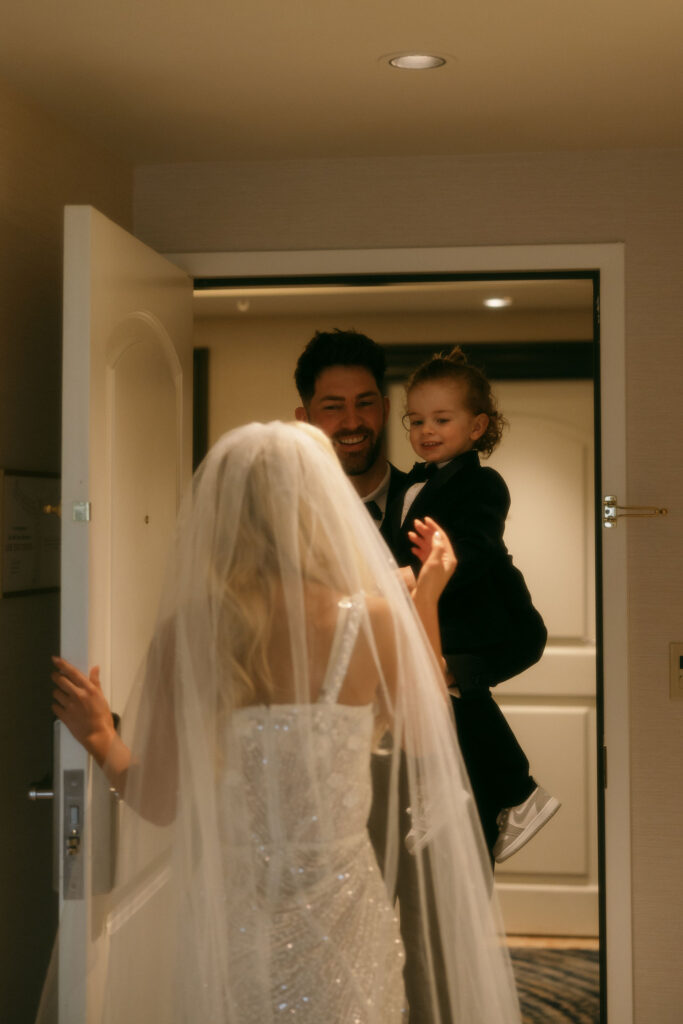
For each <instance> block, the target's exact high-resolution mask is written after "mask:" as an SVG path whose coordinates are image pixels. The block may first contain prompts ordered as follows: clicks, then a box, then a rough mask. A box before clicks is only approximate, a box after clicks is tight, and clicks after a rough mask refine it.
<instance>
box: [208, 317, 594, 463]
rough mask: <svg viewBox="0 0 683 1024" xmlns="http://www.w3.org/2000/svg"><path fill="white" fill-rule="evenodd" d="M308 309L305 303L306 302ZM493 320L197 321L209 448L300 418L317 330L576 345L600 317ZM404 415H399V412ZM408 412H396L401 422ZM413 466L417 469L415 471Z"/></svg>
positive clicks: (397, 339)
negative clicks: (302, 374)
mask: <svg viewBox="0 0 683 1024" xmlns="http://www.w3.org/2000/svg"><path fill="white" fill-rule="evenodd" d="M303 305H304V306H305V303H303ZM501 312H502V314H503V315H502V316H501V315H499V313H498V312H496V313H495V315H494V317H491V316H490V315H489V316H488V317H487V316H486V314H484V315H477V314H473V313H466V314H440V315H427V314H424V313H420V314H408V313H404V314H402V315H401V316H392V315H389V314H369V313H362V314H349V313H348V312H344V313H337V314H334V313H332V314H329V315H325V316H309V315H298V316H295V315H289V316H251V315H246V316H221V317H218V316H211V317H196V318H195V330H194V344H195V346H196V347H200V348H201V347H204V348H208V349H209V359H210V367H211V369H210V373H209V443H210V444H213V442H214V441H216V440H218V438H219V437H220V435H221V434H222V433H224V432H225V431H226V430H231V429H232V428H233V427H238V426H240V424H242V423H249V422H250V421H251V420H254V419H260V420H271V419H284V420H289V419H292V417H293V413H294V409H295V407H296V406H297V405H299V404H300V403H299V398H298V396H297V393H296V388H295V386H294V366H295V364H296V361H297V359H298V358H299V355H300V353H301V350H302V348H303V346H304V345H305V343H306V342H307V341H308V339H309V338H312V337H313V334H314V333H315V331H317V330H319V331H324V330H332V329H333V328H335V327H339V328H354V329H356V330H358V331H362V332H363V333H364V334H367V335H369V336H370V337H371V338H374V339H375V340H376V341H378V342H379V343H380V344H401V343H411V342H413V343H414V342H425V343H431V342H433V343H435V344H439V343H443V344H444V346H445V347H446V346H447V345H449V344H454V343H456V342H467V341H471V342H474V341H500V340H507V341H514V340H524V341H552V340H561V341H570V340H573V341H576V340H585V339H588V340H590V339H591V338H592V335H593V318H592V312H591V310H589V311H588V312H587V313H581V312H577V311H575V310H558V311H553V310H548V311H544V312H541V313H517V314H508V313H506V312H505V311H501ZM395 411H396V410H395ZM400 415H401V413H400V412H396V416H397V418H400ZM409 465H410V464H409Z"/></svg>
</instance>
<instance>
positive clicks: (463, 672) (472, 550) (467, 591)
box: [387, 451, 547, 692]
mask: <svg viewBox="0 0 683 1024" xmlns="http://www.w3.org/2000/svg"><path fill="white" fill-rule="evenodd" d="M420 469H421V467H420V466H419V465H418V466H416V469H415V473H414V474H413V476H412V477H411V475H409V476H408V480H407V481H406V485H407V486H406V487H405V488H404V491H403V494H402V495H400V496H399V497H398V499H397V500H394V501H393V502H392V505H391V507H390V508H389V510H388V517H387V518H388V524H387V534H388V540H389V546H390V547H391V549H392V551H393V553H394V557H395V558H396V561H397V562H398V564H399V565H410V566H412V568H413V571H414V572H415V575H416V576H417V574H418V572H419V568H420V562H419V560H418V559H417V558H416V557H415V556H414V555H413V554H412V553H411V550H410V549H411V544H410V540H409V538H408V530H412V528H413V521H414V520H415V519H422V518H424V516H425V515H428V516H431V517H432V519H435V520H436V522H437V523H438V524H439V526H440V527H442V529H443V530H444V531H445V532H446V533H447V534H448V537H449V538H450V541H451V543H452V545H453V549H454V551H455V555H456V558H457V560H458V565H457V568H456V570H455V573H454V574H453V577H452V579H451V580H450V581H449V583H448V585H447V586H446V589H445V590H444V592H443V594H442V595H441V599H440V601H439V625H440V629H441V643H442V647H443V652H444V657H445V659H446V662H447V664H448V666H449V668H450V670H451V672H452V673H453V676H454V677H455V681H456V683H457V684H458V686H459V687H460V690H461V692H464V691H466V690H469V689H471V688H473V687H489V686H495V685H496V684H497V683H500V682H502V681H503V680H505V679H510V678H511V677H512V676H515V675H518V674H519V673H520V672H523V671H524V669H526V668H528V667H529V666H530V665H533V664H534V663H535V662H537V661H538V659H539V658H540V657H541V654H542V653H543V649H544V647H545V642H546V639H547V632H546V629H545V626H544V624H543V620H542V619H541V616H540V615H539V614H538V612H537V611H536V609H535V608H534V606H533V604H532V602H531V597H530V595H529V591H528V590H527V587H526V584H525V582H524V577H523V576H522V574H521V573H520V571H519V570H518V569H517V568H516V567H515V566H514V565H513V564H512V558H511V556H510V555H509V554H508V551H507V548H506V547H505V544H504V542H503V531H504V529H505V519H506V517H507V514H508V510H509V508H510V494H509V492H508V489H507V486H506V484H505V481H504V480H503V478H502V477H501V476H500V474H499V473H497V472H496V471H495V470H494V469H490V468H488V467H483V466H481V465H480V464H479V456H478V454H477V452H475V451H468V452H464V453H463V454H462V455H458V456H456V457H455V458H454V459H452V460H451V461H450V462H449V463H448V464H447V465H445V466H443V467H442V468H441V469H439V470H437V471H436V473H435V474H434V475H433V476H432V477H431V479H428V480H427V482H426V483H425V485H424V487H423V488H422V490H421V491H420V492H419V494H418V495H417V497H416V498H415V500H414V501H413V503H412V505H411V506H410V508H409V510H408V514H407V515H406V518H405V521H404V523H403V524H401V512H402V508H403V497H404V495H405V492H406V490H407V488H408V487H410V486H411V484H412V483H414V482H415V479H414V478H415V477H418V478H419V476H420Z"/></svg>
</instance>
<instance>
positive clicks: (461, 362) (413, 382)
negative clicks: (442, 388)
mask: <svg viewBox="0 0 683 1024" xmlns="http://www.w3.org/2000/svg"><path fill="white" fill-rule="evenodd" d="M428 381H454V382H456V383H462V384H463V385H464V388H463V391H464V402H465V405H466V407H467V408H468V409H469V411H470V412H471V413H472V414H473V415H474V416H478V415H479V413H485V414H486V415H487V416H488V418H489V423H488V426H487V428H486V430H485V431H484V433H483V434H482V435H481V437H480V438H478V439H477V440H476V441H475V442H474V444H473V445H472V447H473V448H474V449H475V450H476V451H479V452H481V453H482V455H483V456H484V457H487V456H489V455H491V453H492V452H493V450H494V449H495V448H496V446H497V445H498V444H499V442H500V439H501V437H502V436H503V428H504V427H506V426H507V420H506V419H505V417H504V416H503V415H502V413H500V412H499V411H498V404H497V402H496V399H495V396H494V395H493V394H492V392H491V385H490V384H489V382H488V380H487V378H486V376H485V375H484V373H483V372H482V371H481V370H480V369H479V367H478V366H473V365H472V364H471V363H470V362H469V361H468V359H467V356H466V355H465V353H464V352H463V350H462V349H461V348H460V346H459V345H456V346H455V347H454V348H453V349H451V351H450V352H449V353H448V355H445V354H444V353H443V352H442V353H440V354H439V355H436V356H432V358H431V359H428V360H427V362H426V363H422V365H421V366H418V368H417V369H416V370H414V371H413V373H412V374H411V375H410V377H409V379H408V383H407V384H406V396H408V395H409V394H410V392H411V391H412V389H413V388H414V387H417V385H418V384H425V383H427V382H428Z"/></svg>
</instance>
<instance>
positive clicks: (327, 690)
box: [318, 594, 365, 704]
mask: <svg viewBox="0 0 683 1024" xmlns="http://www.w3.org/2000/svg"><path fill="white" fill-rule="evenodd" d="M337 607H338V609H339V612H338V615H337V624H336V626H335V630H334V637H333V639H332V647H331V649H330V657H329V660H328V662H327V669H326V671H325V678H324V679H323V684H322V686H321V688H320V694H319V696H318V703H319V704H336V702H337V698H338V697H339V691H340V690H341V688H342V683H343V682H344V679H345V678H346V672H347V670H348V667H349V661H350V660H351V655H352V653H353V648H354V645H355V643H356V638H357V636H358V630H359V629H360V623H361V618H362V616H363V612H364V610H365V600H364V598H363V595H362V594H354V596H353V597H343V598H342V599H341V601H340V602H339V604H338V605H337Z"/></svg>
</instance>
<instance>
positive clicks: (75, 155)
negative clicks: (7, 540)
mask: <svg viewBox="0 0 683 1024" xmlns="http://www.w3.org/2000/svg"><path fill="white" fill-rule="evenodd" d="M66 203H92V204H93V205H94V206H98V207H99V208H100V209H101V210H102V211H103V212H104V213H107V214H108V215H109V216H111V217H112V218H114V219H115V220H118V221H119V223H123V224H124V225H126V224H130V221H131V209H132V171H131V169H130V168H128V167H126V166H124V165H122V164H121V163H120V162H119V161H118V160H116V159H115V158H114V157H112V156H111V155H110V154H107V153H103V152H101V151H97V150H95V149H93V148H92V147H91V146H90V145H89V144H88V142H87V141H86V140H84V139H80V138H78V137H77V136H74V135H73V134H72V133H70V132H68V131H66V130H65V129H64V128H62V127H61V126H60V125H58V124H55V123H54V122H53V121H51V120H50V119H49V118H47V117H45V116H44V115H43V114H42V113H40V112H39V111H37V110H35V109H32V108H30V107H27V106H26V105H25V104H24V103H23V101H21V100H20V99H18V98H17V97H16V96H14V95H13V94H12V93H11V92H10V91H9V90H8V89H6V88H5V87H4V86H2V85H1V84H0V266H1V267H2V274H0V467H1V468H3V469H15V470H16V469H24V470H34V471H39V472H59V465H60V404H61V402H60V397H61V288H62V281H61V274H62V271H61V245H62V209H63V206H64V204H66ZM58 642H59V598H58V595H56V594H43V595H34V596H33V595H31V596H25V597H15V598H8V599H6V600H0V685H1V686H2V713H1V714H0V760H1V762H2V763H1V765H0V787H1V789H2V793H1V803H2V807H3V813H4V821H5V827H4V829H3V835H4V841H3V843H2V844H1V846H0V877H1V878H2V885H1V886H0V1005H1V1006H2V1010H1V1011H0V1014H1V1015H2V1018H3V1020H7V1021H12V1022H14V1024H30V1022H32V1021H33V1018H34V1014H35V1009H36V1005H37V1001H38V995H39V993H40V985H41V982H42V977H43V974H44V971H45V965H46V962H47V957H48V954H49V949H50V945H51V943H52V938H53V934H54V926H55V913H56V902H55V897H54V895H53V893H52V889H51V877H52V868H51V832H50V816H51V808H50V805H49V804H38V805H34V804H30V803H29V801H28V800H27V798H26V794H27V791H28V787H29V783H30V782H32V781H34V780H37V779H40V778H41V777H42V776H43V775H44V774H45V772H46V771H48V770H49V769H50V766H51V744H52V739H51V726H50V721H51V712H50V707H49V692H50V691H49V669H50V662H49V655H50V654H51V653H54V651H55V650H56V649H57V647H58Z"/></svg>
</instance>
